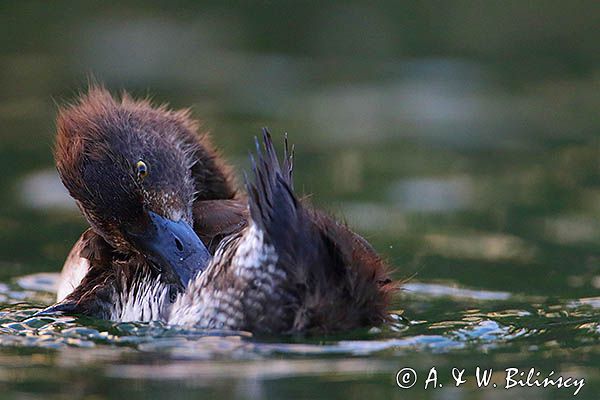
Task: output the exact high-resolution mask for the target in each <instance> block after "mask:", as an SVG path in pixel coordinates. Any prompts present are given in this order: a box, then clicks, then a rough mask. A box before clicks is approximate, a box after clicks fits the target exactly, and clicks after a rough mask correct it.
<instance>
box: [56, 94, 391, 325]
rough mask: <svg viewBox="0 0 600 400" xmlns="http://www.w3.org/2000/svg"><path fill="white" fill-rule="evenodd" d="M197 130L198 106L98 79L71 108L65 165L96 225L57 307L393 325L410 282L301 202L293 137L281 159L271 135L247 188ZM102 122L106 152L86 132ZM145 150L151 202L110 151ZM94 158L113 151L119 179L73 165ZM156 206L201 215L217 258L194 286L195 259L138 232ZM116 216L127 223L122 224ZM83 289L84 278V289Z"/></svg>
mask: <svg viewBox="0 0 600 400" xmlns="http://www.w3.org/2000/svg"><path fill="white" fill-rule="evenodd" d="M89 103H101V104H89ZM77 118H80V119H81V120H80V121H79V123H76V122H75V120H76V119H77ZM62 120H65V121H68V123H66V122H61V121H62ZM86 124H87V130H85V126H86ZM81 126H83V128H82V127H81ZM82 129H83V131H82ZM196 129H197V125H196V124H195V123H194V122H193V121H191V120H190V119H189V116H188V114H187V113H185V112H173V111H169V110H168V109H166V108H165V107H160V108H153V107H152V106H151V105H150V103H148V102H136V101H133V100H131V99H130V98H129V97H127V96H125V97H124V98H123V100H122V101H120V102H119V101H117V100H114V99H113V98H112V97H111V96H110V95H109V94H108V93H107V92H106V91H104V90H103V89H98V88H95V89H93V90H92V91H91V92H90V94H88V95H87V96H84V97H83V98H82V99H81V100H80V102H79V103H77V104H76V105H75V106H71V107H70V108H67V109H66V110H64V111H63V112H62V113H61V117H59V134H58V136H59V139H58V145H57V166H58V168H59V171H60V172H61V176H62V178H63V182H65V186H67V188H68V189H69V191H70V193H71V195H72V196H73V197H74V198H75V199H76V200H77V201H78V203H79V205H80V208H81V209H82V211H83V214H84V215H85V216H86V218H87V219H88V221H89V222H90V225H91V228H90V230H88V231H87V232H86V233H85V234H84V235H83V236H82V238H81V239H80V241H79V242H78V243H77V244H76V246H75V248H74V250H73V251H72V253H71V255H70V256H69V258H68V260H67V263H66V265H65V268H64V271H63V282H62V284H63V286H62V290H61V292H60V293H59V296H65V298H64V299H60V298H59V300H60V302H59V303H58V304H57V305H55V306H54V307H52V308H50V310H49V311H63V312H68V313H78V314H86V315H91V316H95V317H99V318H105V319H113V320H141V321H148V320H162V321H166V322H168V323H171V324H177V325H190V326H197V327H200V328H208V329H210V328H219V329H235V330H247V331H251V332H257V333H258V332H261V333H274V334H277V333H296V332H336V331H344V330H348V329H353V328H357V327H362V326H373V325H380V324H381V323H383V322H385V321H386V320H387V318H388V316H387V315H388V314H387V306H388V304H389V301H390V297H391V295H392V293H393V292H394V291H395V290H396V289H397V286H398V285H397V282H393V281H392V280H391V278H390V273H389V268H388V266H387V265H386V263H385V262H384V261H383V260H382V259H381V258H380V257H379V256H378V255H377V254H376V252H375V251H374V250H373V248H372V247H371V246H370V245H369V244H368V243H367V242H366V241H365V240H364V239H363V238H362V237H360V236H359V235H357V234H355V233H354V232H352V231H351V230H350V229H349V228H348V227H347V226H346V225H344V224H341V223H339V222H337V221H335V219H333V218H332V217H330V216H329V215H327V214H325V213H323V212H321V211H318V210H316V209H314V208H313V207H311V206H310V204H308V202H306V201H301V200H299V199H298V197H297V196H296V194H295V193H294V190H293V184H292V154H290V152H289V151H288V146H287V142H286V146H285V153H284V157H283V161H282V163H281V164H280V163H279V161H278V159H277V156H276V154H275V149H274V146H273V144H272V142H271V138H270V135H269V134H268V133H267V132H266V131H265V132H264V135H263V140H262V141H263V146H262V148H261V146H259V145H258V142H257V147H256V151H257V152H256V158H255V160H253V167H252V175H253V176H252V180H251V182H250V180H248V179H247V182H246V185H245V189H246V195H243V194H240V193H239V192H238V191H237V190H236V189H235V186H234V185H233V180H232V178H231V173H230V170H229V168H228V167H227V166H226V164H225V163H224V162H223V161H222V159H221V158H220V157H219V155H218V153H216V152H215V151H214V149H213V148H212V146H211V145H210V142H209V141H208V138H207V137H206V136H199V135H198V134H197V132H196ZM90 132H92V134H91V136H92V137H94V135H96V136H99V137H102V138H104V139H103V141H102V143H100V144H99V148H95V146H97V145H96V144H95V143H94V142H93V141H90V140H89V138H88V139H87V142H86V140H84V139H81V138H80V137H79V136H84V137H88V136H90ZM148 136H149V137H148ZM65 137H70V138H71V139H70V140H71V142H72V143H70V144H64V143H63V142H64V141H65ZM123 138H125V139H123ZM80 143H86V144H87V147H86V146H82V145H81V144H80ZM148 143H152V145H153V146H147V144H148ZM78 146H79V147H78ZM67 149H69V150H67ZM140 149H143V150H144V151H145V152H146V155H144V156H143V157H144V159H149V160H150V161H149V165H150V167H149V172H150V175H149V176H153V179H155V180H154V181H152V180H150V179H144V185H146V186H145V188H144V193H148V192H151V194H152V195H147V194H146V195H145V197H144V202H142V203H140V202H139V201H136V200H135V199H133V197H132V195H131V192H132V191H133V192H135V189H134V188H133V187H127V185H121V184H117V185H115V184H114V183H115V182H117V183H118V182H120V180H119V179H115V178H119V173H116V172H115V171H113V170H111V166H110V164H109V163H108V162H107V161H106V160H105V159H103V158H102V155H107V154H108V155H109V157H108V158H110V159H115V158H116V159H120V158H124V159H126V162H125V164H131V163H132V162H133V160H136V159H139V158H140V157H141V156H139V155H138V154H139V153H140ZM96 152H98V153H96ZM148 154H149V155H148ZM82 157H83V158H85V157H89V158H91V159H95V160H98V159H99V160H101V161H102V163H101V165H102V168H104V174H105V176H99V175H98V174H90V173H86V171H85V167H86V166H85V165H84V166H83V167H82V165H81V162H79V163H78V162H73V161H72V160H78V159H80V158H82ZM105 158H106V157H105ZM84 164H85V163H84ZM157 165H160V170H159V171H158V173H156V166H157ZM153 166H154V167H153ZM75 167H77V168H75ZM153 172H155V173H156V174H157V175H152V173H153ZM107 176H108V178H107ZM157 176H158V177H159V179H157ZM109 178H110V179H112V181H110V182H107V180H106V179H109ZM90 179H91V180H92V181H89V180H90ZM97 180H99V181H97ZM123 186H125V189H124V188H123ZM113 189H115V190H113ZM90 193H93V195H90ZM190 193H193V195H192V196H190ZM107 199H110V200H107ZM108 204H113V206H112V208H114V209H112V208H111V206H108ZM115 204H117V206H114V205H115ZM148 207H152V210H153V211H152V212H153V213H154V214H152V215H155V214H156V213H158V214H160V218H162V219H164V218H167V219H168V221H167V222H166V223H168V225H167V226H168V227H171V224H172V223H173V221H175V222H176V221H179V220H181V221H183V222H177V223H178V224H181V223H185V224H189V225H192V226H193V229H194V231H195V233H196V234H197V237H198V238H199V239H198V242H199V243H200V240H201V246H200V247H201V248H204V246H206V249H207V251H208V252H209V253H210V254H211V255H212V258H211V259H210V261H207V265H203V266H201V267H200V268H198V269H197V271H195V275H193V276H195V278H194V279H192V280H191V281H190V282H183V281H182V279H181V276H182V273H181V271H184V272H185V271H188V269H189V265H186V266H185V267H186V268H188V269H185V268H182V267H181V266H178V265H176V264H177V262H176V261H175V262H172V264H174V265H175V267H174V268H169V266H170V265H169V262H167V263H166V264H165V265H163V264H164V263H163V264H161V263H160V262H159V263H157V262H156V261H155V260H154V259H152V258H151V257H149V256H148V254H146V252H145V250H144V249H146V247H145V243H143V242H142V243H141V244H140V243H139V241H136V240H132V239H130V237H131V233H130V231H132V230H134V231H135V229H136V228H135V226H136V224H137V223H138V220H140V217H139V215H140V212H141V211H140V208H142V209H144V210H146V208H148ZM115 216H118V218H122V219H125V220H126V221H125V222H124V223H116V222H115V220H116V219H118V218H115ZM136 216H137V217H136ZM127 219H130V220H127ZM162 219H161V223H162V222H164V221H162ZM141 220H143V218H142V219H141ZM186 226H187V225H186ZM169 229H170V228H169ZM173 229H175V228H173ZM177 229H178V228H177ZM123 232H125V234H124V233H123ZM174 232H177V231H174ZM161 250H163V251H166V250H165V249H161ZM161 254H162V253H161ZM163 255H164V254H163ZM69 271H72V273H69ZM84 274H85V276H84V277H83V279H81V281H78V278H79V277H80V276H82V275H84ZM173 274H174V275H175V276H172V275H173ZM184 276H188V275H184ZM190 276H192V275H190ZM178 277H179V279H177V278H178ZM188 283H189V284H188ZM69 285H73V286H75V288H74V289H73V291H72V292H71V293H68V292H69ZM66 293H68V294H66ZM65 294H66V295H65Z"/></svg>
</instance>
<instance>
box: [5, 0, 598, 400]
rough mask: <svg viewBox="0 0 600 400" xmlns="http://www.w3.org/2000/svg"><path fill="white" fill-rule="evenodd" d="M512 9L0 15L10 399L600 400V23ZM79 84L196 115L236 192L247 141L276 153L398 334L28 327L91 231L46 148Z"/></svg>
mask: <svg viewBox="0 0 600 400" xmlns="http://www.w3.org/2000/svg"><path fill="white" fill-rule="evenodd" d="M508 3H510V4H509V5H508V6H507V5H506V4H507V2H503V6H499V5H497V6H494V5H492V4H488V5H487V6H486V7H485V9H484V8H482V7H479V6H477V2H473V3H470V2H462V1H458V2H445V3H444V4H437V5H436V7H431V6H430V5H427V4H426V3H424V2H417V3H415V2H410V3H406V4H401V3H399V2H389V3H388V2H377V3H376V4H370V5H366V4H359V3H357V2H352V3H347V2H332V3H330V4H329V5H328V6H326V7H323V6H322V4H320V3H311V2H306V3H304V2H302V3H300V2H298V3H289V2H285V4H284V3H281V4H279V3H277V4H270V5H268V6H266V5H264V4H261V6H260V7H259V6H256V5H250V4H249V3H248V4H246V3H244V2H242V3H240V4H237V5H222V4H221V3H219V2H215V3H212V2H207V3H204V4H197V3H196V2H191V1H190V2H188V1H181V2H177V4H168V5H167V4H164V5H160V4H158V3H157V4H153V5H150V4H146V3H142V2H130V3H129V4H127V5H124V4H119V5H111V6H109V5H106V4H104V3H103V2H102V3H101V2H98V3H96V2H86V3H85V4H83V3H75V2H73V3H70V2H60V1H59V2H52V4H50V3H46V2H39V3H35V2H14V3H11V4H8V3H7V4H2V5H1V6H0V27H2V28H1V29H3V34H2V35H0V71H2V72H0V84H1V87H2V89H3V90H2V91H0V171H1V173H0V398H2V399H4V398H6V399H25V398H27V399H30V398H43V399H66V398H68V399H70V398H87V399H104V398H112V397H115V398H130V399H137V398H140V399H141V398H144V399H148V398H182V399H187V398H199V397H206V398H215V397H222V398H240V399H243V398H252V399H254V398H269V399H270V398H344V399H347V398H350V399H354V398H356V399H359V398H360V399H363V398H370V399H373V400H375V399H388V398H406V397H409V398H423V399H486V400H488V399H501V398H506V397H509V396H510V397H512V398H533V399H554V398H571V397H573V393H574V389H573V388H562V389H559V388H545V389H535V388H512V389H510V390H506V389H504V384H505V381H504V377H505V375H506V373H505V372H504V370H505V369H507V368H518V369H519V370H520V371H524V374H525V375H526V374H527V372H528V371H529V369H530V368H535V371H534V373H536V372H539V373H540V374H539V377H540V379H543V378H544V377H546V376H548V375H549V374H550V373H551V372H552V371H555V374H554V375H553V376H557V375H562V376H564V377H565V378H566V377H569V376H570V377H574V378H577V379H581V378H584V379H585V386H584V387H583V388H582V389H581V391H580V392H579V393H578V395H577V397H578V398H590V399H595V398H597V396H596V393H597V392H598V391H599V390H600V376H599V371H600V344H599V343H600V342H599V335H600V325H599V324H600V322H599V321H600V318H599V317H600V297H599V296H600V163H599V160H600V142H599V141H598V132H599V131H600V121H599V120H598V112H597V110H598V109H600V98H599V97H598V93H599V90H598V88H599V86H598V76H599V75H598V71H600V65H599V59H598V54H600V52H599V51H598V49H597V43H598V39H599V38H598V34H597V32H598V30H597V27H596V25H597V22H596V19H597V17H596V16H597V15H598V13H597V12H596V11H594V10H593V8H594V7H597V5H596V3H595V2H589V3H586V2H578V3H577V4H576V5H569V6H566V5H564V4H561V3H560V2H556V3H548V2H540V3H539V7H532V6H531V5H527V4H529V3H527V4H526V3H524V2H508ZM532 9H535V10H536V12H535V13H533V12H532V11H531V10H532ZM292 16H293V18H291V17H292ZM89 74H93V75H94V76H96V77H97V78H98V79H99V80H101V81H103V82H105V83H106V84H107V86H108V87H110V88H111V89H113V90H114V91H118V90H119V89H121V88H126V89H128V90H130V91H131V92H133V93H134V94H136V95H138V96H145V95H147V94H151V95H152V96H153V98H154V99H155V100H156V102H159V103H160V102H164V101H167V102H170V103H171V104H172V105H173V106H174V107H188V106H192V109H193V112H194V115H195V116H196V117H198V118H202V119H203V121H204V126H205V127H206V128H207V129H209V130H211V131H212V133H213V137H214V141H215V143H216V144H217V145H218V147H219V148H221V149H222V151H223V154H224V155H225V156H226V157H227V159H229V160H230V161H231V162H232V163H233V164H234V166H235V167H236V169H237V170H239V171H241V170H243V169H247V168H248V166H249V163H248V161H247V151H248V149H251V148H252V143H253V142H252V136H253V135H256V134H258V133H259V132H260V127H262V126H265V125H267V126H269V127H270V128H271V130H272V132H273V133H274V136H275V138H277V136H278V135H280V136H281V137H282V135H283V132H285V131H287V132H288V133H289V137H290V141H292V142H293V143H295V144H296V149H297V163H296V165H297V169H296V178H295V182H296V188H297V189H298V190H299V191H300V192H302V193H312V194H313V196H312V200H313V201H314V202H315V203H316V204H317V205H319V206H320V207H323V208H325V209H327V210H329V211H330V212H332V213H334V214H336V215H339V216H341V217H342V218H343V219H345V220H346V221H347V222H348V223H349V224H350V226H352V227H353V228H354V229H356V230H357V231H358V232H360V233H362V234H364V235H365V236H366V237H367V238H368V239H369V241H370V242H372V243H373V245H374V246H375V247H376V249H377V250H378V251H379V252H381V253H382V254H383V255H384V256H385V257H386V258H387V259H388V260H389V261H390V263H391V264H393V265H394V266H396V272H395V277H396V278H398V279H402V280H405V281H406V283H405V285H404V288H403V290H402V291H401V293H399V294H398V296H396V297H395V299H394V304H393V306H392V310H393V312H394V315H395V316H396V317H395V320H394V323H392V324H389V325H388V326H384V327H381V328H380V329H364V330H358V331H355V332H349V333H347V334H342V335H336V336H327V337H254V336H252V335H250V334H248V333H246V332H204V331H194V330H182V329H178V328H174V327H167V326H163V325H161V324H134V323H124V324H114V323H110V322H106V321H96V320H91V319H86V318H80V319H76V318H71V317H60V318H53V317H33V314H34V313H35V312H36V311H37V310H39V309H41V308H42V307H44V306H46V305H48V304H51V303H52V301H53V299H54V294H53V290H54V286H55V282H56V279H57V275H56V274H57V272H58V271H59V270H60V268H61V266H62V263H63V261H64V258H65V257H66V255H67V253H68V251H69V249H70V247H71V246H72V245H73V243H74V242H75V241H76V240H77V238H78V236H79V235H80V234H81V232H82V231H83V230H84V229H85V228H86V224H85V221H84V220H83V219H82V218H81V217H80V216H79V214H78V212H77V208H76V207H75V205H74V203H73V202H72V201H71V200H70V198H69V196H68V195H67V194H66V193H65V191H64V189H63V188H62V186H61V184H60V182H59V180H58V178H57V176H56V173H55V172H54V169H53V162H52V155H51V146H52V140H53V119H54V117H55V114H56V106H55V103H62V102H63V101H65V100H68V99H70V98H72V97H73V95H74V93H76V92H77V90H78V89H80V88H82V87H84V86H85V82H86V81H87V77H88V76H89ZM477 366H479V367H480V368H481V369H493V370H494V375H493V379H492V381H491V382H490V384H489V386H488V387H487V388H478V387H477V384H476V381H475V377H476V367H477ZM432 367H435V368H436V371H437V373H438V384H442V387H436V388H433V387H432V386H431V384H430V386H429V388H428V389H427V390H425V389H424V384H425V381H426V378H427V376H428V374H430V373H431V371H432ZM403 368H413V369H414V370H415V371H416V373H417V374H418V381H417V384H416V385H415V386H414V387H413V388H412V389H406V390H402V389H400V388H399V387H398V385H397V383H396V373H397V372H398V371H399V370H401V369H403ZM453 368H458V369H465V372H464V375H463V376H464V378H466V379H467V382H466V383H464V384H462V385H461V386H460V387H455V385H454V379H453V375H452V370H453ZM493 383H496V385H497V387H496V388H493V387H492V385H493Z"/></svg>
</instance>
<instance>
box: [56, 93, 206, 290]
mask: <svg viewBox="0 0 600 400" xmlns="http://www.w3.org/2000/svg"><path fill="white" fill-rule="evenodd" d="M195 130H196V126H195V123H194V122H193V121H191V120H190V119H189V118H188V115H187V112H182V111H178V112H174V111H169V110H168V109H166V108H165V107H159V108H153V107H152V106H151V105H150V103H149V102H147V101H134V100H132V99H131V98H130V97H129V96H127V95H123V98H122V99H121V100H116V99H114V98H113V97H112V96H111V95H110V94H109V93H108V92H107V91H106V90H104V89H102V88H98V87H95V88H92V89H90V90H89V92H88V93H87V94H86V95H83V96H82V97H81V98H80V99H79V100H78V101H77V102H76V103H75V104H72V105H70V106H67V107H64V108H63V109H61V110H60V112H59V116H58V119H57V139H56V148H55V159H56V165H57V168H58V171H59V174H60V176H61V179H62V181H63V183H64V185H65V186H66V187H67V189H68V190H69V193H70V194H71V196H72V197H73V198H74V199H75V200H76V201H77V204H78V205H79V208H80V209H81V211H82V213H83V215H84V216H85V218H86V219H87V220H88V222H89V223H90V225H91V226H92V228H93V229H94V230H95V231H96V233H98V234H99V235H101V236H102V237H103V238H104V240H105V241H106V242H107V243H108V244H109V245H111V246H112V247H113V248H114V249H115V250H116V251H117V252H119V253H124V254H132V253H133V254H141V255H143V256H145V257H147V258H148V259H149V260H150V261H151V262H152V264H153V265H155V266H157V267H159V268H160V271H161V273H162V274H163V276H165V277H166V278H167V279H173V280H175V281H177V280H178V281H179V282H181V283H182V284H183V285H186V284H187V282H188V280H189V279H190V278H191V277H193V275H195V274H196V273H197V272H198V271H199V270H202V269H203V268H204V267H205V266H206V264H207V263H208V260H209V254H208V252H207V250H206V247H205V246H204V244H203V243H202V242H201V241H200V239H199V238H198V236H197V235H196V234H195V233H194V230H193V229H192V223H193V221H192V203H193V201H194V196H195V195H196V193H197V192H198V191H202V190H204V188H202V187H198V185H201V184H202V182H198V180H197V178H194V177H193V176H192V167H193V164H194V163H195V162H197V161H198V160H197V159H196V158H197V155H198V151H202V150H203V149H200V148H199V146H200V144H199V142H198V141H197V140H195V139H194V136H195V135H196V133H195Z"/></svg>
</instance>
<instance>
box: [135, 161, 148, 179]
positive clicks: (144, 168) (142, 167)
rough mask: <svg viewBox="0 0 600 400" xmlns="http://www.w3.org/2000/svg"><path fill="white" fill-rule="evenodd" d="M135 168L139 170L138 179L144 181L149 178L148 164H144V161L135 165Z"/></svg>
mask: <svg viewBox="0 0 600 400" xmlns="http://www.w3.org/2000/svg"><path fill="white" fill-rule="evenodd" d="M135 168H136V170H137V176H138V178H140V179H144V178H145V177H146V176H148V165H146V163H145V162H143V161H142V160H139V161H138V162H137V163H136V164H135Z"/></svg>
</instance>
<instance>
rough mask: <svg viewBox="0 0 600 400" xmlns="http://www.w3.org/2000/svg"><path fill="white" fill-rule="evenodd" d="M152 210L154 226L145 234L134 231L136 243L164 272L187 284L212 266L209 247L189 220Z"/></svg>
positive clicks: (167, 276) (166, 275)
mask: <svg viewBox="0 0 600 400" xmlns="http://www.w3.org/2000/svg"><path fill="white" fill-rule="evenodd" d="M148 214H149V217H150V220H151V226H150V227H149V229H147V230H146V231H145V232H144V233H142V234H136V235H135V236H133V235H132V238H133V242H134V245H135V246H136V247H137V248H138V250H140V252H141V253H142V254H144V255H146V256H147V257H148V259H150V260H151V261H152V262H153V263H154V264H156V265H158V266H159V267H160V268H161V273H162V274H163V276H165V277H166V278H167V279H173V280H174V281H176V282H177V283H180V284H181V285H182V286H183V287H187V285H188V283H189V282H190V280H192V279H193V278H194V277H195V276H196V275H197V274H199V273H200V272H202V271H204V270H205V269H206V267H207V266H208V263H209V262H210V259H211V256H210V253H209V252H208V249H207V248H206V246H205V245H204V243H202V241H201V240H200V238H199V237H198V235H197V234H196V232H194V229H193V228H192V227H191V226H190V225H189V224H188V223H187V222H185V221H183V220H180V221H172V220H170V219H168V218H165V217H162V216H160V215H158V214H156V213H154V212H149V213H148Z"/></svg>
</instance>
